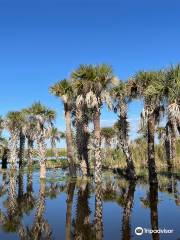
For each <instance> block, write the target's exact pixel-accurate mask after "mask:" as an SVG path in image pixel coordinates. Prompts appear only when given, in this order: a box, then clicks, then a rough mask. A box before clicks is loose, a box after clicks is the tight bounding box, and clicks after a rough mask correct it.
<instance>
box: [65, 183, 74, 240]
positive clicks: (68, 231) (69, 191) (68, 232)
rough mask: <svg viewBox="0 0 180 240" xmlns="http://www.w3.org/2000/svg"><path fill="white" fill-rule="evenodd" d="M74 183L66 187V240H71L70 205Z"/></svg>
mask: <svg viewBox="0 0 180 240" xmlns="http://www.w3.org/2000/svg"><path fill="white" fill-rule="evenodd" d="M75 186H76V183H75V182H69V183H68V187H67V200H66V203H67V210H66V240H71V221H72V219H71V218H72V204H73V197H74V190H75Z"/></svg>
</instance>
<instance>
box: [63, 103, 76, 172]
mask: <svg viewBox="0 0 180 240" xmlns="http://www.w3.org/2000/svg"><path fill="white" fill-rule="evenodd" d="M64 108H65V118H66V144H67V158H68V162H69V174H70V176H71V177H76V165H75V162H74V151H73V138H72V130H71V111H70V110H69V109H68V106H67V104H65V107H64Z"/></svg>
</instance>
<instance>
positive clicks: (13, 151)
mask: <svg viewBox="0 0 180 240" xmlns="http://www.w3.org/2000/svg"><path fill="white" fill-rule="evenodd" d="M18 137H19V133H18V131H16V130H14V131H13V132H12V134H11V138H10V146H9V149H10V156H9V162H10V168H11V169H14V168H15V163H16V162H17V158H18V154H17V143H18Z"/></svg>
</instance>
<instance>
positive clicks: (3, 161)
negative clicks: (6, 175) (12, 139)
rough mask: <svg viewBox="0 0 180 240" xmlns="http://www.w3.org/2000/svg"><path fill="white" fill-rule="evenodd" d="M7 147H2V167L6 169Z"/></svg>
mask: <svg viewBox="0 0 180 240" xmlns="http://www.w3.org/2000/svg"><path fill="white" fill-rule="evenodd" d="M8 152H9V149H8V148H4V150H3V155H2V169H7V160H8Z"/></svg>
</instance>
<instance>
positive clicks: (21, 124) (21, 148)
mask: <svg viewBox="0 0 180 240" xmlns="http://www.w3.org/2000/svg"><path fill="white" fill-rule="evenodd" d="M20 118H21V119H20V122H19V168H23V165H24V152H25V141H26V137H25V131H26V124H27V121H26V115H25V112H24V111H21V112H20Z"/></svg>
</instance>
